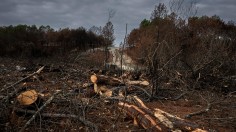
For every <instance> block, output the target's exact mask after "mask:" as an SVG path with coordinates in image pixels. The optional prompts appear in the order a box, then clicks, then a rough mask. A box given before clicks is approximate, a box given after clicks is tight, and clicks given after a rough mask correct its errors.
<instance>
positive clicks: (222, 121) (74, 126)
mask: <svg viewBox="0 0 236 132" xmlns="http://www.w3.org/2000/svg"><path fill="white" fill-rule="evenodd" d="M91 56H93V54H91ZM67 57H68V58H47V59H35V60H30V59H28V60H26V59H22V60H16V59H9V58H0V90H1V92H0V97H1V100H2V101H1V104H0V109H1V114H0V115H1V118H0V131H19V130H21V129H22V128H23V127H24V126H25V125H26V123H27V121H29V120H30V119H31V118H32V114H30V113H28V112H27V111H25V112H22V111H24V110H36V111H37V110H38V107H40V106H41V104H40V102H39V104H37V105H33V106H30V107H28V106H22V105H21V104H19V102H18V101H17V99H16V97H17V96H18V95H19V93H20V92H22V91H25V90H28V89H34V90H36V91H37V92H39V93H40V94H41V95H42V97H41V99H42V101H41V102H45V101H47V100H48V99H49V98H50V97H52V96H54V94H55V92H56V90H60V91H61V92H60V93H59V94H57V95H55V96H54V99H53V100H52V102H51V103H50V104H48V105H47V106H46V107H45V108H44V109H43V110H42V111H41V112H40V114H38V115H37V116H36V118H35V119H34V120H33V121H32V122H30V124H29V125H27V126H26V128H25V129H24V131H94V128H92V127H93V125H94V126H96V127H97V128H98V130H99V131H148V129H144V128H143V127H142V126H141V125H135V124H134V123H133V119H132V118H131V117H129V116H128V115H127V114H126V113H125V112H124V111H123V110H122V108H120V107H119V106H118V102H119V100H116V99H114V98H113V97H117V96H118V93H117V94H116V93H114V94H113V95H112V96H107V97H106V96H105V97H101V96H99V95H98V94H96V93H94V91H93V86H92V85H91V82H90V76H91V75H92V74H94V72H95V71H96V70H98V72H97V74H100V75H102V74H104V75H106V76H110V77H115V78H120V76H118V73H116V71H109V70H106V71H102V70H101V69H102V68H101V67H96V65H98V63H99V61H97V62H92V61H93V60H94V58H93V57H89V56H80V57H78V56H77V57H73V58H72V57H71V56H67ZM41 66H44V69H43V71H42V72H41V73H40V74H38V75H37V76H32V77H30V78H27V79H25V80H23V81H21V82H19V83H18V84H16V85H14V86H12V87H9V86H11V85H12V84H14V83H16V82H17V81H19V80H22V79H23V78H25V77H27V76H28V75H30V74H32V73H34V72H36V71H37V70H38V69H39V68H40V67H41ZM129 74H130V76H132V73H129ZM123 78H124V77H123ZM131 79H132V78H131ZM106 87H107V88H108V89H114V88H115V86H112V85H106ZM118 87H122V86H116V88H118ZM140 87H141V86H140ZM6 88H8V89H6ZM142 88H143V89H144V90H145V91H150V86H147V87H142ZM15 91H18V92H17V93H15V95H12V93H14V92H15ZM125 95H126V96H132V95H135V96H137V97H139V98H140V99H142V101H143V102H144V103H145V104H146V106H147V107H149V108H150V109H151V110H155V108H158V109H161V110H163V111H166V112H168V113H171V114H172V115H175V116H178V117H180V118H183V119H186V120H187V121H190V122H193V123H195V124H197V125H198V127H199V128H200V129H204V130H206V131H219V132H221V131H227V132H233V131H236V93H235V92H231V93H227V94H225V93H220V92H214V91H213V90H211V89H210V88H209V89H208V90H190V89H185V88H182V87H181V86H179V85H177V84H174V83H173V82H171V83H168V82H167V83H163V84H162V88H161V89H160V90H159V92H158V93H157V95H156V96H155V97H156V98H154V99H152V100H150V99H149V97H148V96H147V95H146V94H145V93H144V92H143V91H142V90H141V89H135V90H130V91H128V92H127V93H125ZM8 97H9V98H8ZM6 98H7V100H6ZM45 113H50V114H56V113H59V114H65V115H67V116H65V117H53V115H51V116H46V117H45V116H43V114H45ZM69 115H70V116H69ZM74 116H76V117H74ZM83 121H88V122H90V123H91V124H92V125H91V124H89V123H88V124H86V123H85V122H83Z"/></svg>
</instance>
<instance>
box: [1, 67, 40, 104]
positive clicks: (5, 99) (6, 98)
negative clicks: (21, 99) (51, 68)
mask: <svg viewBox="0 0 236 132" xmlns="http://www.w3.org/2000/svg"><path fill="white" fill-rule="evenodd" d="M43 69H44V66H43V67H41V68H39V69H38V70H37V71H36V72H34V73H32V74H30V75H28V76H27V77H25V78H23V79H21V80H19V81H17V82H15V83H14V84H12V85H10V86H8V87H7V88H5V89H2V90H1V91H0V92H2V91H4V90H6V89H9V88H10V87H14V86H15V85H17V84H19V83H20V82H22V81H24V80H25V79H27V78H30V77H32V76H34V75H36V74H39V73H40V72H41V71H42V70H43ZM21 90H22V88H19V89H17V90H15V91H14V92H12V93H10V94H9V95H8V96H6V97H5V98H3V99H2V100H3V101H5V102H7V101H8V100H9V99H10V98H12V97H13V96H14V95H15V94H17V93H18V92H20V91H21Z"/></svg>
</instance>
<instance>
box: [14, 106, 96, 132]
mask: <svg viewBox="0 0 236 132" xmlns="http://www.w3.org/2000/svg"><path fill="white" fill-rule="evenodd" d="M15 111H16V112H21V113H27V114H35V113H36V112H37V111H34V110H24V109H21V108H18V109H15ZM40 115H41V116H43V117H50V118H74V119H78V120H79V121H80V122H82V123H83V124H84V125H86V126H88V127H91V128H93V129H94V131H95V132H98V126H96V125H95V124H93V123H92V122H90V121H88V120H85V119H84V118H82V117H79V116H77V115H73V114H55V113H40Z"/></svg>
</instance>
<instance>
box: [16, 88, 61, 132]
mask: <svg viewBox="0 0 236 132" xmlns="http://www.w3.org/2000/svg"><path fill="white" fill-rule="evenodd" d="M60 92H61V91H60V90H58V91H56V92H55V93H54V94H53V95H52V96H51V97H50V98H49V99H48V100H47V101H46V102H45V103H44V105H42V106H41V107H40V108H39V109H38V111H36V112H35V114H34V115H33V116H32V117H31V118H30V119H29V120H28V121H27V122H26V124H25V125H24V126H23V127H22V128H21V129H20V132H23V131H24V130H25V128H26V127H27V126H28V125H29V124H30V123H31V122H32V121H33V120H34V119H35V117H36V116H37V115H38V114H39V113H40V112H41V110H43V108H44V107H46V106H47V105H48V104H50V103H51V101H52V100H53V99H54V97H55V95H56V94H58V93H60Z"/></svg>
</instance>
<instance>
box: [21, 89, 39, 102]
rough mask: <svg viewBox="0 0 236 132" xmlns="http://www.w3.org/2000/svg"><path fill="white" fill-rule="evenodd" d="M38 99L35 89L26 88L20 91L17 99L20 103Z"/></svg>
mask: <svg viewBox="0 0 236 132" xmlns="http://www.w3.org/2000/svg"><path fill="white" fill-rule="evenodd" d="M37 99H38V93H37V92H36V91H35V90H27V91H25V92H22V93H21V94H20V95H19V96H18V97H17V101H18V102H19V103H20V104H21V105H31V104H33V103H34V102H35V101H36V100H37Z"/></svg>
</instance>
